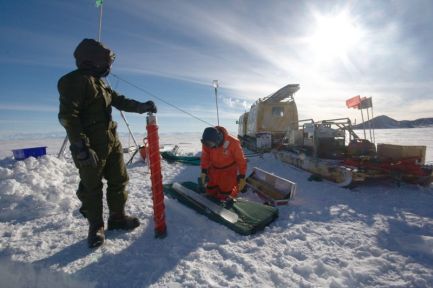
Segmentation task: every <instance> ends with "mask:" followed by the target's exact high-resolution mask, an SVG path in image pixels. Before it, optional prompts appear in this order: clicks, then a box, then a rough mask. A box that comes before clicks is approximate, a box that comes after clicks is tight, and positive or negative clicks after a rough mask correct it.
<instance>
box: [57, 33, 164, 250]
mask: <svg viewBox="0 0 433 288" xmlns="http://www.w3.org/2000/svg"><path fill="white" fill-rule="evenodd" d="M74 57H75V60H76V66H77V67H78V69H76V70H74V71H72V72H70V73H68V74H66V75H64V76H62V77H61V78H60V80H59V82H58V90H59V94H60V111H59V115H58V117H59V121H60V123H61V125H62V126H63V127H64V128H65V130H66V133H67V135H68V139H69V142H70V144H71V146H70V150H71V154H72V158H73V160H74V163H75V166H76V167H77V168H78V170H79V175H80V183H79V186H78V190H77V196H78V198H79V200H80V201H81V203H82V206H81V208H80V212H81V214H83V216H84V217H86V218H87V220H88V222H89V233H88V238H87V241H88V245H89V247H91V248H93V247H98V246H100V245H102V244H103V243H104V240H105V234H104V220H103V211H102V210H103V209H102V207H103V204H102V199H103V194H102V188H103V183H102V179H103V178H105V179H106V180H107V192H106V198H107V204H108V209H109V217H108V222H107V228H108V230H111V229H123V230H133V229H135V228H136V227H138V226H139V225H140V222H139V220H138V218H136V217H132V216H128V215H126V213H125V203H126V199H127V196H128V194H127V191H126V186H127V183H128V174H127V171H126V167H125V162H124V159H123V154H122V146H121V143H120V141H119V138H118V136H117V133H116V127H117V124H116V122H114V121H113V120H112V116H111V110H112V106H113V107H115V108H117V109H119V110H122V111H126V112H136V113H145V112H152V113H156V112H157V108H156V106H155V104H154V103H153V102H152V101H147V102H144V103H141V102H138V101H135V100H132V99H128V98H126V97H125V96H123V95H120V94H118V93H117V92H116V91H114V90H112V89H111V88H110V87H107V86H106V84H105V83H104V81H103V79H102V78H103V77H106V76H107V75H108V74H109V73H110V69H111V65H112V63H113V61H114V59H115V55H114V53H113V52H112V51H111V50H110V49H108V48H106V47H105V46H104V45H103V44H102V43H100V42H98V41H96V40H93V39H84V40H83V41H82V42H81V43H80V44H79V45H78V46H77V48H76V49H75V52H74Z"/></svg>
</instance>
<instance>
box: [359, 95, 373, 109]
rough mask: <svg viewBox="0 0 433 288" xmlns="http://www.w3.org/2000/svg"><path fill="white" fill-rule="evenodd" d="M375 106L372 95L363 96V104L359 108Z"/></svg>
mask: <svg viewBox="0 0 433 288" xmlns="http://www.w3.org/2000/svg"><path fill="white" fill-rule="evenodd" d="M371 107H373V102H372V101H371V97H368V98H367V97H363V98H362V100H361V105H359V109H366V108H371Z"/></svg>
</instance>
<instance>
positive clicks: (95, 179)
mask: <svg viewBox="0 0 433 288" xmlns="http://www.w3.org/2000/svg"><path fill="white" fill-rule="evenodd" d="M103 132H105V133H106V134H105V135H99V136H105V137H97V135H89V136H90V137H89V138H90V141H91V148H92V149H93V150H95V152H96V153H97V155H98V157H99V162H98V166H97V167H96V168H94V167H90V166H87V167H81V166H80V165H79V163H78V162H77V160H76V158H75V157H74V155H73V158H74V162H75V165H76V166H77V168H78V170H79V174H80V179H81V181H80V184H79V186H78V190H77V196H78V199H80V201H81V203H82V206H81V208H80V212H81V213H82V214H83V215H84V217H86V218H87V219H88V220H89V222H91V223H104V222H103V218H102V212H103V211H102V207H103V204H102V200H103V194H102V193H103V192H102V191H103V183H102V179H103V178H105V179H106V180H107V192H106V197H107V204H108V209H109V211H110V213H123V211H124V207H125V203H126V200H127V198H128V193H127V191H126V185H127V184H128V180H129V179H128V174H127V170H126V166H125V162H124V159H123V152H122V145H121V144H120V141H119V139H118V138H117V135H116V131H115V127H113V129H112V130H108V131H107V130H105V129H104V130H103ZM100 133H102V132H100ZM96 134H98V132H97V133H96ZM95 138H96V139H97V140H95V141H92V139H95ZM101 138H102V139H103V140H104V139H105V140H107V141H98V140H101ZM92 142H93V143H92ZM98 142H99V143H98ZM104 142H105V143H104Z"/></svg>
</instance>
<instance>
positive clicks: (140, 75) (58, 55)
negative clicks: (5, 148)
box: [0, 0, 433, 138]
mask: <svg viewBox="0 0 433 288" xmlns="http://www.w3.org/2000/svg"><path fill="white" fill-rule="evenodd" d="M98 21H99V10H98V9H97V8H96V7H95V1H94V0H74V1H55V0H50V1H48V0H45V1H44V0H38V1H36V0H27V1H6V0H3V1H0V24H1V25H0V64H1V69H0V138H1V137H7V136H8V135H10V134H15V133H46V132H52V133H56V132H62V131H63V128H62V127H61V126H60V125H59V124H58V120H57V111H58V92H57V88H56V85H57V80H58V79H59V78H60V76H62V75H63V74H66V73H68V72H69V71H71V70H73V69H75V64H74V59H73V56H72V53H73V50H74V49H75V47H76V46H77V44H78V43H79V42H80V41H81V40H82V39H83V38H97V34H98ZM432 31H433V1H428V0H426V1H417V0H415V1H404V0H401V1H373V0H372V1H368V0H367V1H319V0H318V1H289V0H287V1H282V0H281V1H253V0H245V1H240V0H233V1H207V0H196V1H193V0H190V1H187V0H185V1H168V0H167V1H166V0H161V1H156V0H155V1H143V0H129V1H115V0H105V1H104V6H103V22H102V42H103V43H104V44H106V45H107V46H108V47H110V48H111V49H112V50H114V51H115V53H116V55H117V58H116V61H115V63H114V65H113V70H112V71H113V73H115V74H116V75H118V76H119V77H121V78H122V79H125V80H127V81H129V82H131V83H133V84H135V85H137V86H138V87H140V88H142V89H145V90H146V91H149V92H151V93H152V94H153V95H156V96H157V97H158V98H159V99H163V100H164V101H165V102H168V103H170V104H171V105H174V106H176V107H180V108H181V109H183V110H185V111H188V112H189V113H191V114H193V115H195V116H196V117H198V118H200V119H202V120H203V121H205V122H208V123H212V124H216V122H217V118H216V108H215V97H214V90H213V87H212V85H211V84H212V80H214V79H218V80H219V82H220V88H219V90H218V95H219V98H218V99H219V100H218V101H219V112H220V113H219V115H220V123H221V124H222V125H223V126H226V127H227V128H229V130H230V131H233V132H234V131H236V130H237V129H236V124H235V121H236V120H237V119H238V117H239V115H240V114H241V113H242V112H243V111H245V109H248V108H249V106H250V105H251V104H252V103H253V102H254V101H255V100H256V99H258V98H260V97H264V96H267V95H269V94H271V93H273V92H275V91H276V90H278V89H279V88H281V87H283V86H285V85H286V84H289V83H299V84H300V85H301V89H300V91H299V92H297V93H296V95H295V100H296V102H297V105H298V110H299V114H300V118H313V119H315V120H323V119H329V118H337V117H346V116H348V117H350V118H351V119H355V118H358V121H359V120H360V113H359V111H355V110H353V109H352V110H349V109H347V108H346V107H345V100H346V99H348V98H350V97H353V96H355V95H361V96H372V97H373V104H374V113H375V115H380V114H386V115H388V116H390V117H393V118H395V119H397V120H411V119H417V118H422V117H433V96H432V95H433V71H432V70H433V68H432V67H433V57H432V56H433V54H432V52H431V51H433V32H432ZM109 81H110V83H111V85H112V86H113V88H115V89H116V90H117V91H118V92H120V93H123V94H124V95H127V96H128V97H130V98H134V99H137V100H140V101H146V100H149V99H152V100H154V101H155V102H156V103H157V105H158V108H159V113H158V120H159V126H160V131H161V132H183V131H185V132H188V131H202V129H204V128H205V127H206V126H208V124H206V123H203V122H201V121H198V120H197V119H195V118H192V117H190V116H189V115H187V114H184V113H182V112H181V111H179V110H176V109H174V108H173V107H172V106H170V105H166V104H165V103H163V102H161V101H160V100H159V99H155V98H152V97H151V96H150V95H148V94H146V93H144V92H143V91H142V90H139V89H137V88H135V87H132V86H131V85H129V84H127V83H125V82H124V81H119V80H118V79H116V78H113V77H109ZM114 115H115V116H116V118H117V119H118V122H119V123H120V125H119V126H120V131H126V126H125V125H124V124H123V123H122V120H121V119H120V117H119V113H118V112H117V111H114ZM126 117H127V119H128V121H129V122H130V124H131V127H132V129H133V130H134V132H137V133H144V131H145V116H143V115H138V114H131V113H127V114H126Z"/></svg>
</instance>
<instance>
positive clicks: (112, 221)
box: [108, 213, 140, 230]
mask: <svg viewBox="0 0 433 288" xmlns="http://www.w3.org/2000/svg"><path fill="white" fill-rule="evenodd" d="M138 226H140V221H139V220H138V218H137V217H132V216H128V215H125V213H110V217H108V230H113V229H121V230H134V229H135V228H137V227H138Z"/></svg>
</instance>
